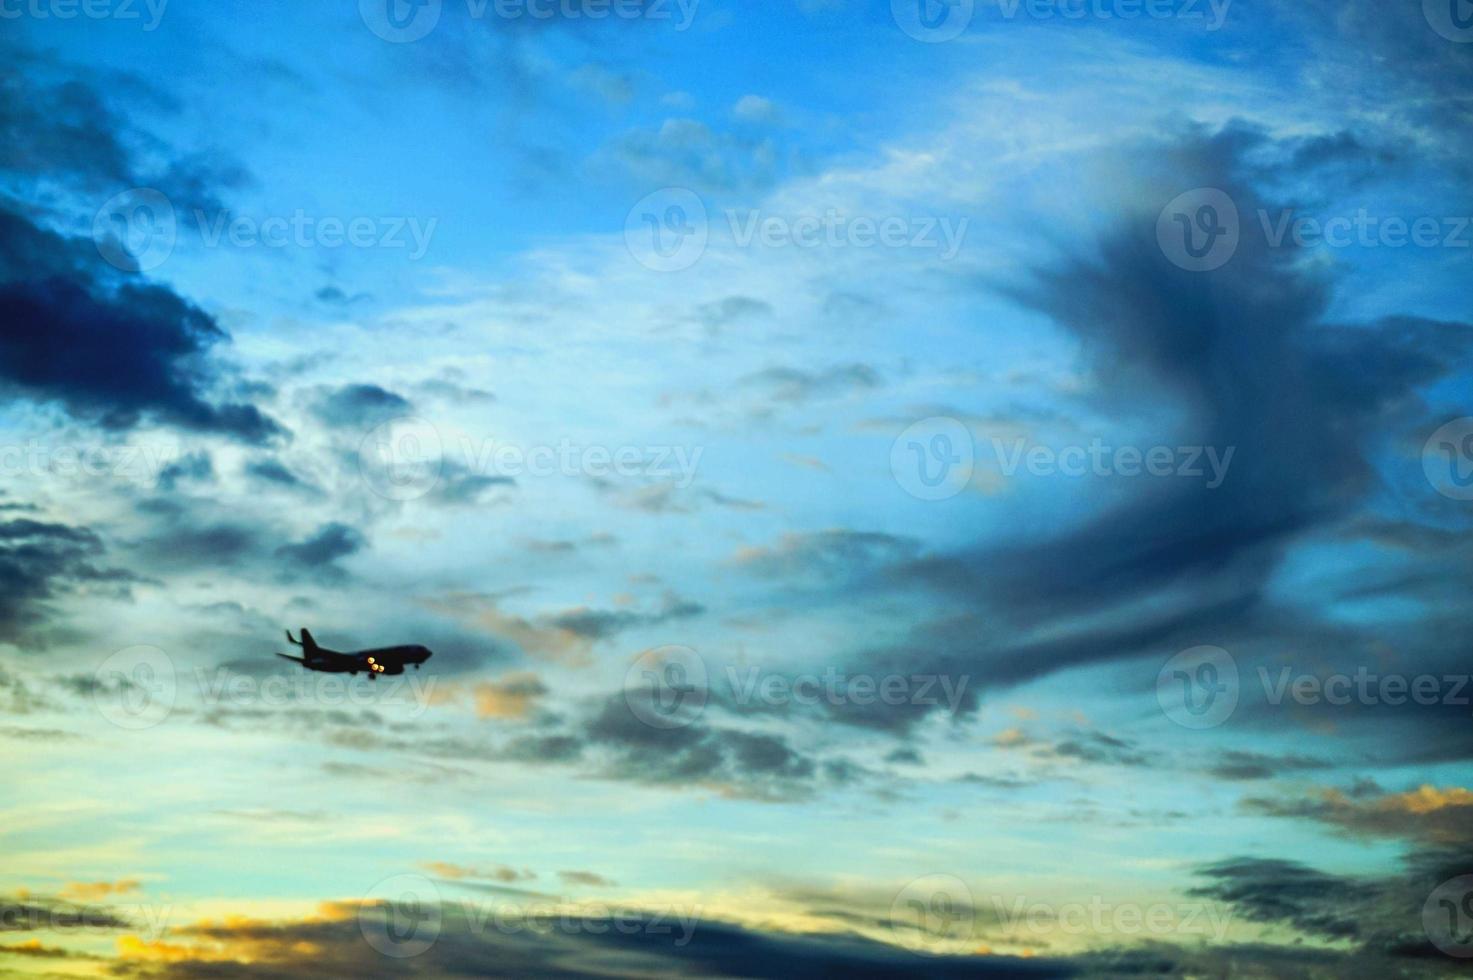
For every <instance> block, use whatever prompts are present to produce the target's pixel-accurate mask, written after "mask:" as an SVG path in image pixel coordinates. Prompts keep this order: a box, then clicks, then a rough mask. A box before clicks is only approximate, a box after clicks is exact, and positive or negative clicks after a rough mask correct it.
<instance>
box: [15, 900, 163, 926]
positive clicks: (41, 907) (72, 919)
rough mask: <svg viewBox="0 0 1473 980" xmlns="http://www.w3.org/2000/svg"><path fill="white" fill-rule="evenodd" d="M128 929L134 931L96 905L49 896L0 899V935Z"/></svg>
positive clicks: (120, 919)
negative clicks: (8, 933)
mask: <svg viewBox="0 0 1473 980" xmlns="http://www.w3.org/2000/svg"><path fill="white" fill-rule="evenodd" d="M131 928H134V924H133V923H132V922H129V921H128V920H127V919H124V918H122V917H120V916H119V915H118V914H117V913H116V912H114V911H113V910H111V909H107V908H104V907H101V906H97V905H83V904H78V903H76V902H69V901H67V900H65V899H62V898H57V897H54V896H49V895H27V896H25V897H24V898H12V897H7V896H0V932H32V931H38V930H50V931H55V932H73V931H75V932H87V931H90V930H109V931H111V930H115V929H131Z"/></svg>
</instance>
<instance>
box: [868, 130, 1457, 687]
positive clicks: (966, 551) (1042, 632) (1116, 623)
mask: <svg viewBox="0 0 1473 980" xmlns="http://www.w3.org/2000/svg"><path fill="white" fill-rule="evenodd" d="M1337 147H1338V149H1339V150H1340V151H1342V152H1350V149H1349V144H1348V143H1346V142H1345V141H1338V142H1337V143H1336V144H1335V145H1334V146H1330V145H1325V146H1318V145H1317V146H1315V147H1314V148H1313V149H1312V150H1308V151H1306V152H1310V153H1311V154H1312V155H1315V156H1319V157H1329V156H1333V155H1334V153H1335V151H1336V149H1337ZM1296 150H1304V145H1302V144H1299V143H1293V142H1291V143H1289V144H1287V145H1281V144H1278V143H1276V142H1275V141H1273V140H1271V139H1270V138H1269V137H1268V136H1267V135H1266V134H1265V133H1264V132H1262V131H1260V130H1258V129H1255V128H1253V127H1251V126H1248V125H1244V124H1241V123H1234V124H1229V125H1227V126H1225V127H1224V128H1222V129H1221V130H1219V131H1216V132H1209V131H1205V130H1201V129H1192V130H1189V131H1187V132H1186V133H1185V134H1184V135H1182V136H1181V137H1180V138H1178V139H1175V140H1174V141H1173V142H1170V143H1167V144H1163V145H1160V146H1157V147H1154V148H1153V149H1152V150H1150V151H1149V152H1147V151H1142V153H1141V154H1140V160H1141V161H1142V164H1141V165H1142V168H1143V174H1145V175H1147V176H1148V177H1149V176H1151V175H1155V174H1156V172H1157V170H1159V171H1160V179H1161V180H1163V181H1168V186H1177V185H1180V186H1182V187H1193V186H1211V187H1219V188H1222V189H1224V190H1225V191H1227V192H1228V193H1229V195H1230V196H1231V197H1232V198H1233V199H1234V200H1235V201H1236V202H1237V204H1238V206H1239V208H1240V209H1241V211H1242V213H1243V214H1244V215H1251V214H1252V213H1254V212H1255V211H1256V210H1257V209H1258V208H1259V207H1264V208H1267V209H1269V210H1272V209H1273V208H1272V202H1270V201H1268V200H1267V199H1266V198H1265V196H1264V195H1263V194H1262V193H1260V190H1259V188H1260V186H1261V185H1262V184H1264V183H1267V182H1269V178H1270V177H1271V176H1274V175H1277V176H1279V177H1282V178H1287V177H1288V176H1290V175H1292V174H1294V173H1296V172H1295V171H1294V170H1293V166H1294V164H1293V159H1294V155H1295V152H1296ZM1156 219H1157V211H1156V210H1152V211H1151V212H1150V213H1132V214H1128V215H1126V216H1125V217H1123V218H1121V219H1120V220H1119V221H1118V222H1117V223H1116V225H1115V227H1114V229H1113V230H1112V231H1109V232H1108V233H1106V234H1105V235H1104V236H1103V237H1102V239H1101V240H1100V241H1099V242H1098V243H1096V244H1095V245H1093V246H1091V247H1089V248H1088V249H1087V250H1085V249H1080V250H1070V251H1066V252H1065V253H1064V255H1063V256H1062V257H1061V258H1059V259H1057V260H1055V261H1053V262H1051V263H1047V264H1044V265H1042V266H1040V267H1038V268H1036V269H1034V271H1033V272H1032V273H1031V275H1029V276H1027V277H1025V278H1023V279H1021V280H1013V281H1009V282H1003V283H998V282H993V283H990V284H989V285H990V288H992V289H995V290H998V291H1001V292H1002V293H1003V294H1004V295H1006V296H1008V297H1010V298H1011V299H1013V300H1014V301H1015V302H1017V303H1018V304H1019V305H1020V306H1022V307H1023V308H1024V309H1026V310H1028V311H1031V312H1032V313H1034V314H1037V315H1039V316H1041V317H1045V318H1047V319H1048V320H1049V321H1051V322H1053V323H1054V324H1056V325H1057V326H1058V327H1059V328H1061V329H1062V330H1063V331H1064V332H1065V333H1067V334H1068V335H1069V336H1070V337H1071V338H1072V339H1073V340H1074V341H1076V342H1077V343H1078V345H1079V349H1080V352H1081V356H1082V358H1083V360H1084V363H1085V364H1086V365H1087V367H1088V370H1089V373H1090V375H1091V380H1092V382H1093V383H1092V384H1091V385H1089V386H1088V388H1087V391H1086V393H1085V394H1084V395H1081V396H1080V397H1081V398H1083V399H1085V400H1086V401H1087V402H1088V408H1089V409H1090V410H1091V411H1092V412H1094V413H1096V414H1099V415H1103V416H1106V417H1125V418H1136V419H1141V418H1170V419H1172V422H1171V423H1170V425H1171V428H1169V429H1164V430H1162V431H1155V432H1146V433H1144V434H1140V435H1138V436H1137V437H1136V438H1137V439H1138V440H1139V441H1140V444H1143V445H1151V444H1160V445H1171V446H1201V447H1209V446H1210V447H1215V448H1216V449H1217V450H1218V451H1219V452H1220V453H1225V452H1226V451H1227V450H1228V449H1229V448H1230V447H1231V448H1232V449H1233V450H1234V456H1233V458H1232V462H1231V466H1230V468H1229V470H1228V472H1227V476H1226V479H1225V480H1224V481H1223V482H1222V484H1221V486H1218V487H1216V488H1211V489H1210V488H1209V487H1208V486H1207V481H1204V480H1190V479H1171V480H1158V481H1152V482H1150V483H1149V485H1148V484H1147V483H1146V482H1142V483H1140V484H1138V485H1137V486H1135V487H1132V488H1130V489H1132V491H1133V492H1132V493H1131V494H1129V495H1125V496H1122V497H1118V498H1107V499H1109V500H1110V501H1111V502H1110V503H1108V504H1106V505H1105V506H1104V507H1103V509H1102V510H1100V511H1099V512H1097V513H1095V514H1092V515H1089V516H1087V517H1086V518H1085V519H1084V520H1082V521H1081V520H1077V519H1075V520H1071V521H1070V522H1069V524H1068V525H1067V526H1066V529H1064V530H1062V531H1057V532H1055V533H1053V534H1051V535H1048V536H1045V537H1038V536H1034V537H1032V538H1030V539H1029V540H1028V541H1027V543H1026V544H1023V543H1018V544H1011V543H997V541H996V540H995V538H993V537H992V535H995V534H996V529H995V528H992V527H985V528H981V527H979V528H978V529H977V531H976V533H975V535H974V536H975V537H976V538H977V539H978V541H977V543H976V544H974V545H972V546H970V547H963V548H959V549H957V550H955V551H952V552H949V553H938V554H931V555H924V556H921V557H919V558H917V559H916V560H914V561H909V562H901V563H898V564H896V565H893V566H892V567H890V568H888V569H883V570H879V571H877V572H876V573H875V574H874V575H873V576H872V577H871V578H870V580H869V582H868V583H866V584H867V585H869V586H873V587H875V588H888V589H891V590H897V591H914V590H916V589H924V590H926V591H927V592H929V593H931V594H933V595H935V596H937V597H938V598H939V599H940V600H941V601H943V602H945V603H948V604H949V606H948V607H943V610H942V611H941V612H940V613H939V614H938V615H936V616H934V617H933V618H932V619H931V620H930V621H927V622H923V623H921V624H919V625H918V626H916V627H915V628H914V630H913V632H912V634H911V636H910V637H909V639H908V640H907V641H906V642H904V643H902V644H898V645H896V646H893V647H881V648H878V649H875V650H872V651H868V652H866V653H863V654H861V656H860V658H859V659H860V660H861V661H863V662H865V663H867V664H870V663H878V664H882V665H883V664H893V665H898V664H907V665H908V666H909V667H910V668H911V669H917V668H918V667H923V668H924V669H925V670H927V671H929V672H935V673H943V674H948V673H949V674H953V675H956V674H971V675H976V676H979V677H984V678H985V679H986V682H987V683H989V684H993V685H1012V684H1016V683H1020V682H1022V681H1025V680H1028V679H1031V678H1035V677H1040V676H1043V675H1046V674H1049V673H1052V672H1055V671H1058V670H1062V669H1067V668H1070V667H1076V666H1083V665H1087V664H1092V663H1099V662H1106V661H1112V660H1120V659H1126V658H1132V657H1139V656H1142V655H1144V654H1148V653H1153V652H1159V651H1174V650H1180V649H1184V648H1186V647H1189V646H1193V645H1196V644H1198V643H1201V642H1203V641H1202V639H1201V638H1202V637H1209V638H1211V639H1212V642H1215V643H1218V644H1220V645H1229V644H1231V643H1232V642H1233V641H1234V640H1236V639H1244V638H1262V637H1265V636H1270V635H1274V636H1278V637H1279V639H1280V640H1283V639H1284V637H1285V636H1287V637H1288V638H1290V639H1291V640H1292V639H1298V638H1301V637H1303V638H1305V639H1306V641H1307V642H1313V643H1316V645H1317V644H1318V642H1320V641H1322V640H1323V639H1324V638H1325V637H1324V636H1317V633H1320V632H1323V633H1324V634H1325V636H1327V635H1328V634H1329V633H1330V632H1332V630H1331V628H1330V627H1329V626H1328V625H1326V624H1320V623H1316V622H1314V621H1313V620H1308V621H1306V620H1305V618H1304V616H1303V614H1302V612H1297V611H1296V612H1294V613H1293V614H1292V615H1291V614H1290V613H1289V612H1287V611H1284V610H1280V609H1279V608H1277V607H1276V606H1275V605H1274V604H1273V603H1272V602H1271V601H1270V600H1269V599H1268V598H1267V596H1266V591H1267V586H1268V584H1269V582H1270V578H1271V576H1272V575H1273V573H1274V572H1275V571H1276V570H1277V569H1278V568H1279V567H1280V563H1281V561H1282V559H1283V557H1284V555H1285V553H1286V551H1287V550H1288V549H1289V548H1290V547H1291V546H1292V545H1293V544H1294V543H1296V542H1297V541H1299V540H1301V539H1302V538H1303V537H1304V536H1306V535H1308V534H1311V533H1316V532H1320V531H1323V530H1327V529H1332V528H1334V527H1336V526H1337V525H1338V524H1340V523H1342V522H1346V521H1348V520H1349V519H1350V518H1351V517H1352V516H1353V515H1354V514H1355V512H1356V510H1357V508H1359V507H1361V506H1363V505H1364V503H1365V501H1366V499H1367V497H1368V495H1369V493H1370V492H1371V491H1372V490H1373V489H1374V488H1375V487H1376V486H1377V484H1378V481H1379V479H1380V477H1379V475H1378V470H1377V467H1376V465H1375V464H1373V462H1372V458H1371V454H1372V453H1373V452H1375V451H1376V448H1377V446H1378V444H1382V443H1384V441H1385V440H1386V439H1387V438H1388V437H1392V436H1396V435H1399V434H1400V433H1401V432H1402V431H1404V430H1406V429H1409V428H1412V427H1414V426H1415V425H1417V424H1419V422H1420V420H1422V419H1424V418H1425V417H1426V415H1427V407H1426V405H1425V403H1424V401H1423V397H1422V392H1423V391H1424V390H1425V388H1426V387H1427V386H1430V385H1432V384H1434V383H1436V382H1438V381H1439V380H1441V379H1443V378H1445V377H1447V376H1449V375H1450V374H1452V373H1453V372H1455V371H1456V370H1458V369H1459V368H1461V367H1463V366H1465V365H1466V364H1467V363H1468V360H1469V351H1470V345H1473V327H1470V326H1468V325H1465V324H1458V323H1448V322H1438V321H1432V320H1427V319H1423V318H1419V317H1414V316H1387V317H1384V318H1382V319H1379V320H1376V321H1374V322H1371V323H1363V324H1354V325H1344V324H1336V323H1332V322H1328V321H1327V319H1326V313H1327V311H1328V310H1329V308H1330V304H1331V301H1332V299H1333V298H1334V296H1335V292H1336V287H1337V285H1338V284H1337V282H1336V280H1335V279H1334V273H1333V272H1332V271H1329V270H1327V269H1326V268H1325V267H1323V266H1317V265H1315V264H1311V263H1306V262H1304V261H1302V256H1300V255H1298V254H1296V252H1295V250H1294V249H1292V248H1271V247H1270V246H1269V243H1268V242H1267V241H1266V240H1265V238H1264V237H1263V236H1261V235H1256V234H1253V233H1252V231H1253V230H1252V229H1251V228H1248V229H1245V232H1244V234H1243V236H1242V241H1241V243H1240V245H1239V246H1238V249H1237V251H1236V253H1235V254H1234V256H1233V258H1232V260H1231V261H1230V262H1229V263H1227V264H1226V265H1225V266H1223V267H1222V268H1220V269H1218V270H1216V271H1213V272H1208V273H1196V272H1188V271H1185V270H1183V269H1181V268H1178V267H1177V266H1176V265H1174V264H1173V263H1172V262H1171V261H1169V260H1168V258H1167V257H1166V255H1165V254H1164V253H1163V251H1162V249H1161V247H1160V246H1159V245H1158V242H1157V240H1156ZM1248 220H1249V219H1246V218H1245V224H1247V223H1248ZM1165 405H1169V406H1171V410H1170V411H1169V412H1163V411H1162V410H1161V409H1162V406H1165ZM957 531H958V533H959V534H963V535H965V534H966V533H967V532H966V528H965V527H960V528H958V529H957ZM1126 610H1129V613H1128V614H1127V613H1126ZM1285 629H1287V630H1289V632H1288V633H1287V634H1285V633H1281V632H1279V631H1281V630H1285Z"/></svg>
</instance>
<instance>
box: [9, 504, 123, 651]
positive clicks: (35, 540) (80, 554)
mask: <svg viewBox="0 0 1473 980" xmlns="http://www.w3.org/2000/svg"><path fill="white" fill-rule="evenodd" d="M104 552H105V548H104V547H103V543H102V539H101V538H100V537H99V536H98V535H97V534H96V533H95V532H93V531H92V530H90V529H88V528H85V527H73V526H70V525H66V524H56V523H50V522H46V521H37V520H31V519H18V520H11V521H3V522H0V641H3V642H10V643H14V642H17V641H19V640H21V639H22V638H24V637H26V636H28V635H30V634H31V633H32V631H33V630H35V629H36V628H37V627H39V626H41V625H42V624H43V623H44V622H45V620H46V618H47V616H46V605H45V604H46V601H47V600H49V599H54V598H56V597H58V596H61V595H64V594H68V593H74V592H77V591H80V590H83V589H97V590H104V591H107V592H109V593H111V594H114V595H116V594H124V595H126V590H127V587H128V586H129V585H130V584H133V583H136V582H138V581H140V580H139V579H138V578H137V577H136V576H134V575H133V574H131V573H129V572H127V571H123V570H120V569H115V568H107V567H104V566H102V565H100V564H99V563H100V562H101V561H102V559H103V557H104Z"/></svg>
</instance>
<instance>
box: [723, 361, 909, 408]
mask: <svg viewBox="0 0 1473 980" xmlns="http://www.w3.org/2000/svg"><path fill="white" fill-rule="evenodd" d="M740 383H741V384H744V385H748V386H751V387H754V388H759V389H761V390H763V391H764V392H765V393H766V394H767V395H768V397H770V398H771V399H773V400H774V401H778V402H786V403H788V404H792V405H798V404H802V403H804V402H808V401H812V400H814V399H817V398H834V397H840V396H843V395H849V394H854V393H856V392H861V391H873V390H874V389H876V388H879V387H881V386H882V385H883V384H884V381H882V380H881V378H880V375H879V372H877V371H876V370H875V369H874V368H872V367H870V366H869V365H868V364H845V365H840V366H838V367H831V368H827V369H825V370H823V371H805V370H802V369H800V368H791V367H773V368H767V369H765V370H762V371H758V372H756V373H755V374H749V375H747V376H746V377H744V378H742V379H741V381H740Z"/></svg>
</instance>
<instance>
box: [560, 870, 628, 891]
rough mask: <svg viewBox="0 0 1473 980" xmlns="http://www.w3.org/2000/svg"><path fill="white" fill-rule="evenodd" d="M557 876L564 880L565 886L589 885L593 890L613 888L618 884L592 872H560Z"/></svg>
mask: <svg viewBox="0 0 1473 980" xmlns="http://www.w3.org/2000/svg"><path fill="white" fill-rule="evenodd" d="M557 876H558V877H559V878H561V879H562V880H563V884H565V885H587V886H589V887H591V888H613V887H615V886H616V885H617V884H618V882H615V881H610V880H609V879H608V878H605V877H604V876H603V875H600V874H594V873H593V872H592V871H559V872H558V873H557Z"/></svg>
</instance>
